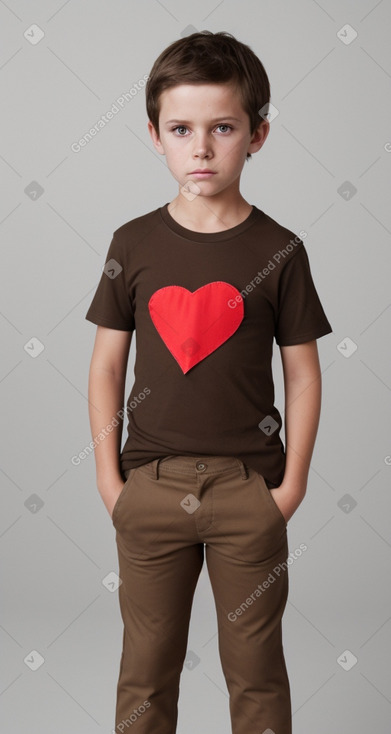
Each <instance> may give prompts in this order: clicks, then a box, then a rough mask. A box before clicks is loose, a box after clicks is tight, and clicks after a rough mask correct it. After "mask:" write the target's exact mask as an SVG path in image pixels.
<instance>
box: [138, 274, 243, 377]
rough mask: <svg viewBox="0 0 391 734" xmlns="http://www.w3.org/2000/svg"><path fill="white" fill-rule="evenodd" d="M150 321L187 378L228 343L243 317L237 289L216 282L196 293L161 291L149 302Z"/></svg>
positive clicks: (177, 289) (168, 288)
mask: <svg viewBox="0 0 391 734" xmlns="http://www.w3.org/2000/svg"><path fill="white" fill-rule="evenodd" d="M148 309H149V313H150V315H151V319H152V321H153V323H154V325H155V327H156V329H157V331H158V332H159V334H160V336H161V338H162V339H163V341H164V343H165V345H166V347H167V348H168V349H169V350H170V352H171V354H172V356H173V357H174V358H175V359H176V361H177V362H178V364H179V366H180V367H181V369H182V371H183V373H184V374H186V372H188V371H189V370H190V369H191V368H192V367H194V365H196V364H198V362H201V360H203V359H205V357H207V356H208V355H209V354H211V353H212V352H214V351H215V349H217V348H218V347H220V346H221V344H224V342H226V341H227V339H229V337H230V336H232V334H234V332H235V331H236V329H237V328H238V327H239V325H240V323H241V322H242V320H243V316H244V306H243V298H242V296H241V295H240V293H239V291H238V290H237V288H235V286H233V285H230V283H225V282H224V281H222V280H216V281H214V282H213V283H207V284H206V285H203V286H202V287H201V288H198V289H197V290H196V291H194V293H191V291H188V290H187V288H182V286H180V285H168V286H166V287H165V288H159V290H157V291H155V293H153V294H152V296H151V298H150V299H149V302H148Z"/></svg>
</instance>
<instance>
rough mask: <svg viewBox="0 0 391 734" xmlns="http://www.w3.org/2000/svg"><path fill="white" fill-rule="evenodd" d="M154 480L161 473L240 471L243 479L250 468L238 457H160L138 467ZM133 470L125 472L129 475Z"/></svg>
mask: <svg viewBox="0 0 391 734" xmlns="http://www.w3.org/2000/svg"><path fill="white" fill-rule="evenodd" d="M137 468H138V469H140V470H141V471H143V472H145V473H147V474H148V475H149V476H150V477H151V478H153V479H159V471H163V473H164V474H166V473H170V472H173V473H177V474H193V475H194V473H196V474H218V473H224V472H225V471H227V472H228V471H232V469H234V468H236V469H239V471H240V475H241V478H242V479H247V478H248V468H247V466H246V464H244V462H243V461H242V460H241V459H239V458H238V457H236V456H178V455H169V456H160V457H159V458H158V459H154V460H153V461H149V462H148V463H147V464H141V466H139V467H137ZM130 471H131V469H128V470H126V471H125V476H126V477H127V476H128V475H129V472H130Z"/></svg>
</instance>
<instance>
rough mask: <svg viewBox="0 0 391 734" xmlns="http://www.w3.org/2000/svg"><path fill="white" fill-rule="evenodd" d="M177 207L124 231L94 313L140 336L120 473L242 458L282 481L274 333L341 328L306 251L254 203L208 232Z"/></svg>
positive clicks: (298, 335) (279, 339)
mask: <svg viewBox="0 0 391 734" xmlns="http://www.w3.org/2000/svg"><path fill="white" fill-rule="evenodd" d="M167 207H168V204H165V205H164V206H162V207H159V208H158V209H155V210H154V211H152V212H149V213H148V214H145V215H143V216H140V217H137V218H135V219H132V220H131V221H130V222H127V223H126V224H124V225H122V226H121V227H119V229H117V230H115V232H114V234H113V238H112V241H111V244H110V247H109V250H108V253H107V257H106V264H105V267H104V271H103V273H102V276H101V278H100V282H99V284H98V286H97V290H96V292H95V295H94V297H93V299H92V302H91V305H90V307H89V309H88V311H87V314H86V317H85V318H86V319H88V320H89V321H92V322H93V323H94V324H99V325H102V326H106V327H108V328H110V329H119V330H121V331H134V330H135V332H136V334H135V338H136V358H135V367H134V373H135V380H134V383H133V386H132V389H131V391H130V395H129V398H128V400H127V418H128V437H127V440H126V442H125V445H124V447H123V449H122V451H121V454H120V467H121V471H122V472H125V471H126V470H127V469H131V468H134V467H137V466H141V465H142V464H145V463H147V462H149V461H152V460H153V459H156V458H158V457H162V456H168V455H188V456H197V457H202V458H206V457H207V456H208V455H209V456H210V455H218V456H236V457H238V458H240V459H241V460H242V461H243V462H244V463H245V464H246V465H247V466H249V467H251V468H253V469H255V470H256V471H257V472H259V473H260V474H262V475H263V476H264V478H265V479H266V480H267V481H268V483H269V485H268V486H271V485H278V484H280V483H281V481H282V479H283V477H284V470H285V450H284V446H283V443H282V441H281V438H280V435H279V434H280V429H281V426H282V419H281V415H280V413H279V411H278V410H277V408H276V407H275V406H274V383H273V376H272V368H271V360H272V352H273V338H275V340H276V343H277V344H278V345H281V346H288V345H292V344H301V343H302V342H307V341H311V340H313V339H318V338H319V337H321V336H324V335H325V334H329V333H330V332H332V328H331V326H330V323H329V321H328V320H327V317H326V315H325V312H324V310H323V308H322V305H321V302H320V300H319V297H318V294H317V291H316V289H315V285H314V282H313V279H312V275H311V271H310V265H309V260H308V255H307V252H306V250H305V247H304V244H303V242H302V240H301V239H300V238H299V237H297V236H295V234H294V233H293V232H291V231H290V230H288V229H286V228H285V227H283V226H282V225H280V224H279V223H278V222H276V221H275V220H274V219H272V218H271V217H269V216H268V215H267V214H265V213H264V212H263V211H261V210H260V209H258V208H257V207H256V206H253V209H252V211H251V213H250V214H249V216H248V217H247V219H245V220H244V221H243V222H241V223H240V224H238V225H237V226H236V227H232V228H231V229H228V230H225V231H222V232H210V233H205V232H194V231H192V230H189V229H187V228H186V227H183V226H182V225H180V224H178V223H177V222H176V221H175V220H174V219H173V218H172V216H171V215H170V213H169V212H168V208H167ZM110 261H112V262H110Z"/></svg>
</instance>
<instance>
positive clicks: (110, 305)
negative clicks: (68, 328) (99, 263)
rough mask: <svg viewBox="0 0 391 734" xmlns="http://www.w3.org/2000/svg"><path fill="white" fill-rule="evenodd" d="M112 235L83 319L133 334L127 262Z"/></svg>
mask: <svg viewBox="0 0 391 734" xmlns="http://www.w3.org/2000/svg"><path fill="white" fill-rule="evenodd" d="M126 260H127V259H126V257H125V255H124V252H123V249H122V247H121V245H120V243H119V242H117V239H116V237H115V234H114V235H113V238H112V240H111V244H110V247H109V249H108V252H107V256H106V262H105V266H104V268H103V272H102V276H101V279H100V281H99V283H98V286H97V289H96V291H95V295H94V297H93V299H92V302H91V304H90V307H89V309H88V311H87V314H86V316H85V318H86V319H88V321H92V323H94V324H97V325H98V326H107V327H108V328H109V329H119V330H121V331H134V330H135V321H134V313H133V308H132V303H131V299H130V296H129V292H128V288H127V278H126V276H127V261H126Z"/></svg>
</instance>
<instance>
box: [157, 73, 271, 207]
mask: <svg viewBox="0 0 391 734" xmlns="http://www.w3.org/2000/svg"><path fill="white" fill-rule="evenodd" d="M148 129H149V132H150V135H151V138H152V140H153V144H154V146H155V148H156V150H157V151H158V152H159V153H161V154H163V155H165V156H166V160H167V166H168V168H169V169H170V171H171V173H172V175H173V176H174V178H175V179H176V180H177V181H178V183H179V184H180V186H184V185H185V184H186V183H187V182H188V181H190V180H191V181H194V182H196V184H197V186H198V187H199V189H200V194H201V195H203V196H213V195H216V194H219V193H221V192H222V191H224V190H225V189H228V188H229V187H231V188H232V186H234V187H237V189H238V188H239V179H240V174H241V172H242V169H243V165H244V162H245V160H246V154H247V153H255V152H256V151H257V150H259V149H260V148H261V147H262V145H263V143H264V142H265V140H266V137H267V135H268V133H269V129H270V124H269V122H267V121H266V120H262V118H260V125H259V127H258V129H257V130H256V132H255V133H254V134H253V135H251V134H250V121H249V117H248V115H247V113H246V112H245V111H244V109H243V108H242V105H241V102H240V98H239V96H238V93H237V92H236V90H235V89H234V87H233V86H232V85H230V84H180V85H178V86H176V87H172V88H171V89H166V90H165V91H164V92H162V94H161V96H160V115H159V136H158V135H157V133H156V131H155V129H154V127H153V125H152V123H151V122H150V121H149V122H148ZM197 169H202V170H205V169H207V170H210V171H213V174H212V175H201V176H200V175H197V174H195V173H194V171H196V170H197Z"/></svg>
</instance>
